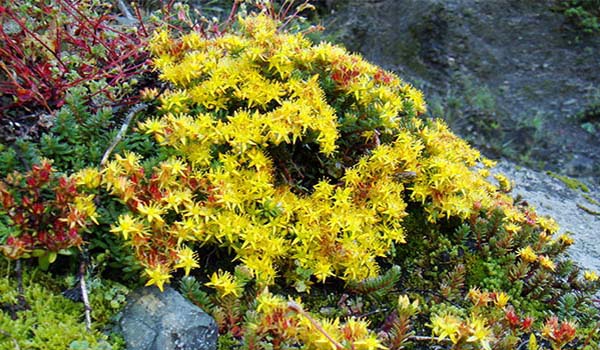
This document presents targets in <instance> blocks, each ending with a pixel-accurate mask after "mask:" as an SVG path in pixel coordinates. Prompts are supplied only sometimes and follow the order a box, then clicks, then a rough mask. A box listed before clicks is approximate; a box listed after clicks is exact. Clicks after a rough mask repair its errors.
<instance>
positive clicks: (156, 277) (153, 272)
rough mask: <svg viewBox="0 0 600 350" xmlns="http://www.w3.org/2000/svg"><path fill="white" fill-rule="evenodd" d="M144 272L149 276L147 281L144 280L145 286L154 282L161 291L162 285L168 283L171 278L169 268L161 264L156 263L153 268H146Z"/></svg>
mask: <svg viewBox="0 0 600 350" xmlns="http://www.w3.org/2000/svg"><path fill="white" fill-rule="evenodd" d="M144 272H145V273H146V275H148V277H150V279H149V280H148V282H146V286H151V285H153V284H155V285H156V286H157V287H158V289H160V291H161V292H162V291H163V285H164V284H165V283H169V281H170V280H171V274H170V273H169V269H167V267H165V266H162V265H158V266H156V267H154V268H146V269H145V270H144Z"/></svg>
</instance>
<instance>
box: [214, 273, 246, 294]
mask: <svg viewBox="0 0 600 350" xmlns="http://www.w3.org/2000/svg"><path fill="white" fill-rule="evenodd" d="M206 286H208V287H212V288H214V289H216V290H217V292H219V295H220V296H221V298H223V297H225V296H227V295H229V294H231V295H233V296H235V297H238V296H240V294H241V292H242V286H241V285H240V284H239V283H238V282H237V281H236V279H235V278H234V277H233V276H232V275H231V274H230V273H229V271H225V272H223V271H221V270H219V272H215V273H213V274H212V276H211V277H210V282H208V283H206Z"/></svg>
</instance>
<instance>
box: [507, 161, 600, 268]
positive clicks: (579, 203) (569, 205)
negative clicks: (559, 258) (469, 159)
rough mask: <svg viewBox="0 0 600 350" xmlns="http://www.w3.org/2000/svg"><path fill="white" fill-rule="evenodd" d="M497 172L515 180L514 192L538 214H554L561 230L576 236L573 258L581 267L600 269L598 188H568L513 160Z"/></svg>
mask: <svg viewBox="0 0 600 350" xmlns="http://www.w3.org/2000/svg"><path fill="white" fill-rule="evenodd" d="M496 172H498V173H502V174H504V175H506V176H508V177H509V178H511V179H512V180H513V182H514V188H513V192H512V193H513V195H514V196H515V197H520V198H523V200H525V201H526V202H527V203H528V204H529V205H531V206H533V207H535V208H536V211H537V213H538V214H541V215H549V216H551V217H553V218H554V219H555V220H556V221H557V222H558V223H559V225H560V227H561V229H560V231H561V232H569V233H571V235H572V236H573V238H574V239H575V244H574V245H573V246H572V247H571V248H570V250H569V253H570V255H571V257H572V258H573V259H574V260H575V261H577V262H578V263H579V264H580V265H581V266H583V267H585V268H587V269H592V270H595V271H598V272H600V240H599V239H598V238H599V235H600V231H599V229H600V205H599V202H600V196H599V192H598V187H596V186H593V185H592V186H589V185H588V186H587V187H588V191H587V192H585V191H583V190H581V189H579V188H575V189H573V188H569V186H567V184H565V183H564V182H563V181H561V180H559V179H556V178H553V177H550V176H548V175H547V174H546V172H543V171H536V170H532V169H528V168H524V167H521V166H518V165H516V164H515V163H512V162H510V161H502V162H500V163H499V164H498V166H497V168H496Z"/></svg>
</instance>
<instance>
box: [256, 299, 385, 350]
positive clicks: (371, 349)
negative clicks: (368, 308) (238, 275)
mask: <svg viewBox="0 0 600 350" xmlns="http://www.w3.org/2000/svg"><path fill="white" fill-rule="evenodd" d="M256 312H257V313H258V315H259V316H260V317H257V318H256V319H257V321H255V322H256V323H255V324H252V323H251V324H250V325H249V326H248V330H250V331H251V332H255V333H256V334H252V335H246V336H247V337H251V338H257V337H261V336H268V335H269V333H267V332H265V334H261V332H264V331H265V330H266V331H269V332H270V329H272V328H275V329H277V332H279V333H281V334H284V335H285V338H286V340H288V341H290V342H295V343H301V344H303V348H305V349H315V350H319V349H323V350H325V349H356V350H377V349H385V347H384V346H383V345H382V344H381V341H380V340H379V339H377V336H376V334H375V333H373V332H372V331H371V330H369V328H368V326H369V323H368V322H366V321H363V320H361V319H356V318H348V319H347V320H345V322H341V321H340V319H339V318H335V319H316V318H314V317H313V316H312V315H310V314H309V313H308V312H307V311H305V310H304V308H303V306H302V304H301V302H300V300H286V299H284V298H283V297H281V296H278V295H273V294H271V293H270V292H268V291H263V292H262V293H261V294H259V295H258V297H257V298H256ZM251 322H252V321H251ZM268 322H276V324H269V325H267V323H268Z"/></svg>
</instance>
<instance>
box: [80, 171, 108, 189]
mask: <svg viewBox="0 0 600 350" xmlns="http://www.w3.org/2000/svg"><path fill="white" fill-rule="evenodd" d="M75 179H76V183H77V185H79V186H86V187H87V188H89V189H94V188H97V187H98V186H100V182H101V180H102V176H101V175H100V171H99V170H98V169H97V168H85V169H81V170H79V171H78V172H77V173H75Z"/></svg>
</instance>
